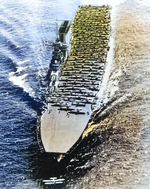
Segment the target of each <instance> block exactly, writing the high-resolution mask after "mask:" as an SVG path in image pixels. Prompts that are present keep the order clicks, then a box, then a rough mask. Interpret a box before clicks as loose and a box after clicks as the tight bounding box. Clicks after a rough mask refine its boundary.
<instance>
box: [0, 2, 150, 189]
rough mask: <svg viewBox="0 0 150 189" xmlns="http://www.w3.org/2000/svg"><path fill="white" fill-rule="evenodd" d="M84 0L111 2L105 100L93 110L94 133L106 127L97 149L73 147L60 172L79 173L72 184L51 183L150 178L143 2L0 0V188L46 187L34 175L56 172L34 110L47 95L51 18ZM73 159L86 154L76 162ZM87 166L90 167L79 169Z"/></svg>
mask: <svg viewBox="0 0 150 189" xmlns="http://www.w3.org/2000/svg"><path fill="white" fill-rule="evenodd" d="M124 2H125V3H124ZM89 3H90V4H95V5H102V4H103V3H105V4H106V3H107V4H111V5H112V6H113V5H115V6H113V9H112V13H113V17H112V36H113V39H114V59H113V62H112V65H111V68H109V69H108V70H109V74H110V75H109V77H106V78H107V82H104V83H105V85H106V86H104V88H105V90H104V91H103V94H101V95H103V99H107V101H106V102H108V104H107V107H106V108H105V110H104V111H103V112H102V113H101V114H100V115H98V116H96V118H95V119H96V120H95V122H96V123H98V121H99V122H100V120H101V117H102V116H103V115H105V116H104V118H103V120H102V121H101V122H100V124H99V127H98V128H99V129H97V130H96V131H95V133H100V134H101V133H103V131H104V130H105V131H106V130H108V131H109V134H110V135H109V136H108V134H107V132H105V134H106V136H105V137H104V138H105V140H104V139H101V142H100V144H101V145H99V146H96V144H95V146H94V150H95V151H94V150H93V151H89V152H90V153H88V152H87V153H86V155H85V154H82V152H81V154H77V155H76V157H74V160H72V161H74V165H72V164H70V165H68V167H67V168H66V173H65V174H64V177H65V176H66V175H67V174H68V175H69V176H68V177H69V178H72V177H73V174H74V175H77V176H76V177H74V181H73V182H72V183H75V184H66V186H65V185H61V186H57V185H56V186H51V187H49V188H65V187H66V188H97V189H99V188H139V189H141V188H144V189H148V188H149V186H150V172H149V170H150V164H149V162H150V145H149V142H150V124H149V123H150V120H149V109H150V108H149V107H150V99H149V93H150V85H149V79H150V78H149V77H150V67H149V64H150V55H149V53H150V34H149V28H150V27H149V26H150V23H149V16H150V9H149V2H148V1H146V0H137V1H136V0H135V1H119V0H118V1H113V3H112V1H109V0H108V1H100V2H98V1H93V0H92V1H88V0H81V1H78V0H75V1H69V0H63V1H61V0H16V1H14V2H13V1H11V0H0V4H1V5H0V105H1V109H0V118H1V119H0V144H1V145H0V188H2V189H3V188H8V189H9V188H13V189H21V188H24V189H26V188H35V189H37V188H41V189H42V188H48V187H47V186H44V185H43V184H41V182H40V180H38V179H43V178H47V177H49V176H57V174H58V172H59V170H57V169H59V167H57V166H56V167H55V166H52V165H50V164H49V159H48V157H46V156H43V155H42V154H40V152H39V148H38V145H37V141H36V137H35V129H36V128H35V124H36V116H37V111H38V109H39V108H40V107H41V106H43V104H44V103H45V95H46V80H45V79H46V74H47V71H48V67H49V63H50V59H51V56H52V50H53V49H52V47H51V46H49V45H48V44H49V43H52V42H54V41H55V39H56V34H57V23H58V24H60V23H61V20H72V19H73V18H74V15H75V12H76V10H77V7H78V5H80V4H89ZM117 5H118V6H117ZM97 120H98V121H97ZM101 128H103V129H102V130H101ZM110 131H111V132H110ZM99 136H100V135H99ZM101 136H102V135H101ZM91 137H93V136H91ZM101 138H102V137H101ZM93 140H95V138H94V137H93ZM96 140H97V139H96ZM85 148H86V146H84V149H85ZM83 152H84V150H83ZM83 156H84V157H87V158H86V161H85V158H84V157H83ZM81 157H82V158H81ZM89 157H90V158H89ZM78 159H83V160H84V162H83V163H82V166H80V165H79V163H78ZM87 159H88V162H87ZM74 166H76V167H74ZM69 167H71V169H70V168H69ZM86 167H87V168H89V167H90V171H87V172H85V174H84V175H83V174H80V173H81V172H84V171H83V169H85V168H86ZM64 169H65V168H64ZM67 171H68V173H67ZM69 171H70V173H69ZM70 175H71V176H70ZM81 175H82V177H81ZM66 177H67V176H66ZM78 178H80V179H79V180H78ZM76 180H77V182H76ZM70 182H71V181H70Z"/></svg>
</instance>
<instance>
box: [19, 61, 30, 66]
mask: <svg viewBox="0 0 150 189" xmlns="http://www.w3.org/2000/svg"><path fill="white" fill-rule="evenodd" d="M26 62H29V60H24V61H19V62H17V65H22V64H24V63H26Z"/></svg>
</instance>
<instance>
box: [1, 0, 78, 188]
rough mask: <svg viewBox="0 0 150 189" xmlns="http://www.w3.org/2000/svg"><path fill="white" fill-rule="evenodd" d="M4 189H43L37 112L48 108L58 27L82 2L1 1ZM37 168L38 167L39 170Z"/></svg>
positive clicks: (2, 173)
mask: <svg viewBox="0 0 150 189" xmlns="http://www.w3.org/2000/svg"><path fill="white" fill-rule="evenodd" d="M0 4H1V5H0V107H1V108H0V188H8V189H9V188H15V189H16V188H18V189H20V188H32V189H33V188H40V186H37V185H38V184H37V182H36V181H35V180H34V179H36V174H37V172H38V171H40V170H39V169H40V167H42V164H43V162H42V161H41V165H40V166H39V165H38V163H39V162H38V161H39V160H38V158H39V156H40V151H39V147H38V145H37V140H36V133H35V131H36V126H35V125H36V119H37V111H38V110H39V108H41V107H43V106H44V104H45V95H46V87H47V82H46V75H47V72H48V68H49V63H50V59H51V56H52V50H53V48H52V46H48V45H47V44H49V43H52V42H54V41H55V40H56V37H57V36H56V34H57V30H58V25H59V24H60V23H61V22H62V20H65V19H66V20H71V19H73V17H74V14H75V12H76V10H77V7H78V4H79V3H78V1H69V0H68V1H60V0H58V1H57V2H56V1H54V0H31V1H29V0H27V1H25V0H16V1H11V0H3V1H0ZM38 166H39V167H38Z"/></svg>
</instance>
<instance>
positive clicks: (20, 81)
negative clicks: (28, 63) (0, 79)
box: [9, 72, 34, 96]
mask: <svg viewBox="0 0 150 189" xmlns="http://www.w3.org/2000/svg"><path fill="white" fill-rule="evenodd" d="M27 75H28V74H24V75H21V76H16V75H15V72H10V73H9V81H11V82H12V83H13V84H14V85H17V86H19V87H21V88H23V90H24V91H25V92H27V93H29V95H30V96H34V91H33V89H32V88H31V87H29V86H28V84H27V83H26V82H25V78H26V77H27Z"/></svg>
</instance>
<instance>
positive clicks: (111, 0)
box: [80, 0, 126, 7]
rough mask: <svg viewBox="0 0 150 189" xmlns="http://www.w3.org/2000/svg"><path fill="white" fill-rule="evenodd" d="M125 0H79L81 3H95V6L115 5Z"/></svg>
mask: <svg viewBox="0 0 150 189" xmlns="http://www.w3.org/2000/svg"><path fill="white" fill-rule="evenodd" d="M125 1H126V0H100V1H98V0H80V2H81V5H95V6H102V5H111V6H112V7H113V6H116V5H118V4H120V3H123V2H125Z"/></svg>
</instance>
